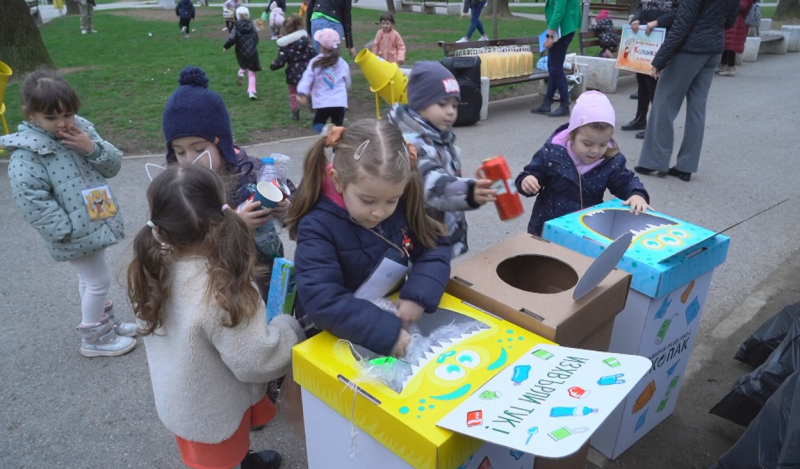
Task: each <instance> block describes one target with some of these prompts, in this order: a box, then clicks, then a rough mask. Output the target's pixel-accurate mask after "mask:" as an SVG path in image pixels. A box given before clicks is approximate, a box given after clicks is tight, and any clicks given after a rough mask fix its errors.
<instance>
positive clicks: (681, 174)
mask: <svg viewBox="0 0 800 469" xmlns="http://www.w3.org/2000/svg"><path fill="white" fill-rule="evenodd" d="M667 174H669V175H670V176H675V177H676V178H678V179H680V180H681V181H686V182H689V181H690V180H691V179H692V173H687V172H685V171H681V170H680V169H678V168H676V167H674V166H673V167H671V168H669V172H667Z"/></svg>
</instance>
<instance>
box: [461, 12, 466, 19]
mask: <svg viewBox="0 0 800 469" xmlns="http://www.w3.org/2000/svg"><path fill="white" fill-rule="evenodd" d="M466 17H467V14H466V13H464V12H461V19H462V20H463V19H464V18H466Z"/></svg>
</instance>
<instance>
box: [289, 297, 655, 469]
mask: <svg viewBox="0 0 800 469" xmlns="http://www.w3.org/2000/svg"><path fill="white" fill-rule="evenodd" d="M452 323H465V324H466V323H469V324H466V325H467V326H468V329H466V330H467V331H468V332H462V333H461V335H460V336H459V337H449V336H448V337H441V338H440V341H439V342H438V343H437V344H435V345H432V346H431V347H430V348H429V349H428V351H427V352H426V353H425V355H424V357H423V358H422V359H421V360H420V362H419V363H410V364H409V365H410V366H411V370H412V371H413V372H412V374H411V375H410V376H408V377H407V378H406V379H404V380H403V382H402V387H401V389H396V388H395V386H397V383H394V385H392V386H387V385H385V384H383V383H381V382H379V381H378V380H376V379H366V378H365V377H364V376H362V375H363V366H362V364H361V363H359V361H358V360H359V359H362V360H363V359H367V358H369V355H368V354H369V353H370V352H368V351H366V350H364V349H361V348H359V347H354V346H351V345H350V344H349V343H347V342H345V341H340V340H338V339H336V338H335V337H333V336H332V335H330V334H328V333H326V332H323V333H321V334H318V335H317V336H315V337H313V338H311V339H309V340H307V341H305V342H303V343H301V344H299V345H297V346H295V347H294V349H293V350H292V358H293V372H294V379H295V381H297V383H298V384H300V386H301V387H302V395H303V414H304V420H305V433H306V447H307V451H308V467H309V469H375V468H380V469H409V468H419V469H457V468H458V469H493V468H497V469H501V468H502V469H505V468H513V469H545V468H546V469H583V468H584V467H585V464H586V454H587V451H588V440H589V438H590V436H591V435H592V434H593V433H594V431H595V430H596V429H597V428H598V426H599V425H600V424H601V423H602V421H603V420H605V419H606V418H608V416H609V414H610V413H611V411H612V410H613V409H614V408H615V407H616V406H617V404H619V402H621V401H622V400H623V399H624V398H625V396H627V395H628V393H629V392H630V390H631V389H632V388H633V386H634V385H635V384H636V383H637V382H638V381H639V379H641V377H642V376H643V375H644V374H645V373H646V372H647V370H648V369H649V367H650V363H649V361H647V360H646V359H644V358H641V357H635V356H623V355H616V356H611V355H609V354H607V353H606V354H600V353H598V352H588V351H585V350H576V349H566V348H563V347H558V346H556V345H554V344H552V343H551V342H549V341H547V340H545V339H543V338H541V337H539V336H537V335H535V334H533V333H531V332H529V331H527V330H525V329H522V328H520V327H517V326H515V325H513V324H509V323H508V322H506V321H503V320H502V319H499V318H496V317H494V316H491V315H487V314H484V313H482V312H480V311H479V310H477V309H475V308H472V307H470V306H469V305H467V304H465V303H464V302H463V301H461V300H459V299H457V298H454V297H452V296H450V295H447V294H445V295H444V297H443V298H442V301H441V304H440V309H439V311H437V312H436V313H435V314H432V315H424V316H423V319H422V320H420V322H419V324H420V328H421V329H422V332H423V335H424V334H426V332H429V331H431V330H433V329H436V328H438V327H440V326H442V325H447V324H452ZM362 353H364V354H367V356H366V357H362V356H361V354H362ZM578 391H580V392H578ZM587 396H588V398H587ZM581 404H583V405H584V406H583V407H581ZM586 406H591V407H593V408H594V409H593V411H592V412H578V409H581V410H582V409H585V408H586ZM473 407H474V408H473ZM456 409H458V410H457V411H456ZM454 412H455V413H454ZM573 415H576V416H577V417H573ZM446 422H449V423H446ZM443 426H447V428H451V429H452V430H453V431H451V430H450V429H447V428H443ZM534 426H535V427H536V432H535V433H537V434H536V435H534V434H532V433H531V432H532V430H531V429H532V428H533V427H534ZM484 427H485V428H484ZM495 427H496V428H497V430H499V431H493V430H492V428H495ZM476 431H481V432H485V433H489V436H488V437H487V436H486V435H485V434H484V435H481V434H480V433H475V432H476ZM462 433H463V434H462ZM498 438H499V439H498ZM534 454H537V455H545V457H549V458H550V459H544V458H541V457H539V456H536V457H534Z"/></svg>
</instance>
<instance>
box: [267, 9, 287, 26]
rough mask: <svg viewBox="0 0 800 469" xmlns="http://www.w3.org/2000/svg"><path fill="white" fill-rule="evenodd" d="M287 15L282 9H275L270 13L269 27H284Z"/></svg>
mask: <svg viewBox="0 0 800 469" xmlns="http://www.w3.org/2000/svg"><path fill="white" fill-rule="evenodd" d="M284 19H285V15H284V13H283V10H282V9H281V8H280V7H277V6H276V7H275V8H273V9H272V11H271V12H269V25H270V26H274V27H276V28H277V27H281V26H283V22H284Z"/></svg>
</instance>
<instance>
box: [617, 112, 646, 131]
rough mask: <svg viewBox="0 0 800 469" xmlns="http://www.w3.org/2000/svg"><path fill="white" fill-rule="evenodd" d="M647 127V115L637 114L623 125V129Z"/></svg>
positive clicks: (642, 128)
mask: <svg viewBox="0 0 800 469" xmlns="http://www.w3.org/2000/svg"><path fill="white" fill-rule="evenodd" d="M646 128H647V116H643V115H641V114H636V117H634V118H633V120H632V121H630V122H628V123H627V124H625V125H623V126H622V130H644V129H646Z"/></svg>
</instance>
